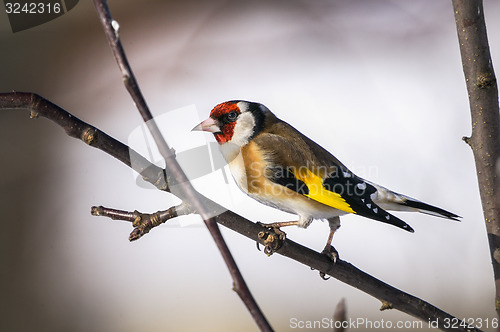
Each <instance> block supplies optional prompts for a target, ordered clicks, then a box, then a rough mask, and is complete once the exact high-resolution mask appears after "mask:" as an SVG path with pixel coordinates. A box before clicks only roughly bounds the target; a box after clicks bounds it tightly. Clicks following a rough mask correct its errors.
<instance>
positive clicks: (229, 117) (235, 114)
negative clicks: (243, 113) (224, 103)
mask: <svg viewBox="0 0 500 332" xmlns="http://www.w3.org/2000/svg"><path fill="white" fill-rule="evenodd" d="M237 118H238V112H236V111H232V112H229V113H227V120H228V121H229V122H234V121H236V119H237Z"/></svg>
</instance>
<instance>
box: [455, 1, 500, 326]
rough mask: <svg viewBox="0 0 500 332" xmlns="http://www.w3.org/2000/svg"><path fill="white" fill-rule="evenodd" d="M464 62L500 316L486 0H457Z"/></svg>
mask: <svg viewBox="0 0 500 332" xmlns="http://www.w3.org/2000/svg"><path fill="white" fill-rule="evenodd" d="M453 9H454V11H455V20H456V25H457V32H458V41H459V44H460V53H461V55H462V64H463V70H464V74H465V81H466V85H467V92H468V94H469V104H470V111H471V120H472V135H471V137H464V141H465V142H466V143H467V144H469V146H470V147H471V148H472V152H473V154H474V160H475V163H476V172H477V179H478V183H479V192H480V195H481V202H482V205H483V214H484V220H485V222H486V231H487V233H488V241H489V245H490V254H491V262H492V264H493V272H494V276H495V286H496V297H495V308H496V310H497V314H498V315H499V316H500V193H499V192H498V190H499V188H498V184H499V183H498V181H499V180H498V176H497V174H496V166H495V165H496V164H497V163H499V158H500V126H499V123H500V119H499V109H498V87H497V80H496V78H495V72H494V71H493V64H492V62H491V56H490V49H489V45H488V36H487V34H486V24H485V21H484V13H483V2H482V1H481V0H453Z"/></svg>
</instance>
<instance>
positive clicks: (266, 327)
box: [94, 0, 272, 331]
mask: <svg viewBox="0 0 500 332" xmlns="http://www.w3.org/2000/svg"><path fill="white" fill-rule="evenodd" d="M94 5H95V7H96V10H97V13H98V15H99V18H100V20H101V23H102V25H103V27H104V32H105V34H106V37H107V38H108V42H109V45H110V47H111V50H112V51H113V55H114V57H115V59H116V61H117V63H118V67H119V68H120V71H121V73H122V75H123V82H124V84H125V87H126V88H127V91H128V92H129V93H130V95H131V97H132V99H133V100H134V102H135V104H136V107H137V109H138V110H139V113H140V114H141V115H142V118H143V120H144V122H145V123H146V125H147V127H148V129H149V131H150V133H151V135H152V136H153V139H154V141H155V143H156V145H157V147H158V150H159V152H160V154H161V155H162V157H163V158H164V159H165V162H166V165H167V166H166V167H167V170H168V171H169V174H171V175H172V177H173V178H174V179H175V180H176V183H178V184H179V186H178V188H179V189H180V192H179V193H176V192H173V194H175V195H176V196H178V197H179V198H181V199H182V200H183V201H184V202H189V204H191V205H192V206H193V207H194V209H195V210H196V212H197V213H198V214H199V215H200V216H201V217H202V219H203V222H204V223H205V225H206V226H207V228H208V230H209V232H210V234H211V235H212V238H213V239H214V241H215V243H216V245H217V247H218V249H219V251H220V253H221V255H222V258H223V259H224V262H225V263H226V266H227V268H228V270H229V273H230V274H231V277H232V279H233V282H234V286H233V289H234V290H235V291H236V293H237V294H238V295H239V297H240V298H241V300H242V301H243V303H244V304H245V305H246V307H247V309H248V311H249V312H250V314H251V315H252V317H253V319H254V320H255V322H256V323H257V325H258V326H259V328H260V329H261V330H262V331H272V328H271V325H270V324H269V322H268V321H267V319H266V317H265V316H264V313H263V312H262V311H261V310H260V308H259V306H258V304H257V302H256V301H255V299H254V297H253V295H252V293H251V292H250V289H249V288H248V286H247V284H246V282H245V280H244V279H243V275H242V274H241V272H240V270H239V269H238V266H237V264H236V261H235V260H234V258H233V256H232V254H231V252H230V250H229V247H228V246H227V244H226V242H225V241H224V238H223V237H222V233H221V232H220V229H219V226H218V225H217V223H216V221H215V219H214V218H213V217H210V214H209V211H208V209H207V208H206V207H205V205H204V204H203V202H202V200H201V199H199V195H198V193H197V192H196V190H195V189H194V188H193V186H192V185H191V183H190V182H189V181H188V179H187V176H186V174H185V173H184V171H183V170H182V168H181V167H180V165H179V163H178V162H177V160H176V159H175V158H174V156H173V153H172V150H171V149H170V147H169V146H168V144H167V142H166V141H165V139H164V138H163V135H162V134H161V132H160V129H159V128H158V126H157V124H156V121H155V120H154V118H153V116H152V114H151V112H150V111H149V107H148V106H147V104H146V100H145V99H144V97H143V95H142V93H141V91H140V89H139V85H138V84H137V81H136V79H135V76H134V74H133V71H132V69H131V67H130V65H129V63H128V60H127V57H126V55H125V51H124V49H123V47H122V44H121V41H120V36H119V25H118V23H117V22H116V21H115V20H113V18H112V15H111V11H110V9H109V6H108V4H107V1H106V0H94Z"/></svg>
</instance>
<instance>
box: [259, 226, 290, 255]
mask: <svg viewBox="0 0 500 332" xmlns="http://www.w3.org/2000/svg"><path fill="white" fill-rule="evenodd" d="M257 224H259V225H261V226H264V227H267V228H268V230H267V231H261V232H259V234H258V237H259V241H257V249H259V250H260V248H259V243H262V244H263V245H264V253H265V254H266V255H267V256H271V255H272V254H274V253H275V252H276V251H277V250H278V249H279V248H281V246H282V245H283V241H284V240H285V238H286V233H285V232H283V231H282V230H281V229H279V228H278V227H275V226H273V225H272V224H270V225H266V224H262V223H261V222H257Z"/></svg>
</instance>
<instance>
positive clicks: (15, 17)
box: [4, 0, 79, 33]
mask: <svg viewBox="0 0 500 332" xmlns="http://www.w3.org/2000/svg"><path fill="white" fill-rule="evenodd" d="M78 1H79V0H61V1H48V0H34V1H9V0H4V5H5V13H6V14H7V17H8V18H9V22H10V27H11V28H12V32H14V33H15V32H19V31H23V30H26V29H30V28H33V27H36V26H39V25H41V24H44V23H47V22H49V21H52V20H54V19H56V18H58V17H59V16H62V15H64V14H66V13H67V12H69V11H70V10H71V9H73V8H74V7H75V6H76V5H77V4H78Z"/></svg>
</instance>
